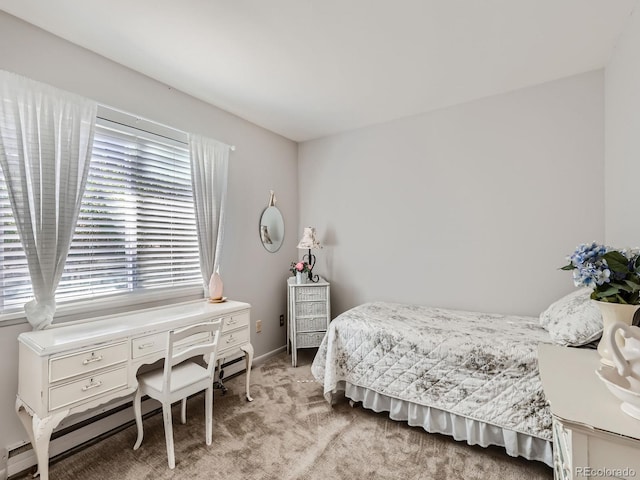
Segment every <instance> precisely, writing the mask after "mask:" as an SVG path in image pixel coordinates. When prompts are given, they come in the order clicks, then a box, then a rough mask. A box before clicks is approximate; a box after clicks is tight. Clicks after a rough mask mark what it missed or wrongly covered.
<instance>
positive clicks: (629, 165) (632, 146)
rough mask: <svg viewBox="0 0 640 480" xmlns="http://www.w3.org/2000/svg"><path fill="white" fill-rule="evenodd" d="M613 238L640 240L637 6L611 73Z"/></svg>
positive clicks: (608, 211)
mask: <svg viewBox="0 0 640 480" xmlns="http://www.w3.org/2000/svg"><path fill="white" fill-rule="evenodd" d="M605 105H606V109H605V119H606V122H605V125H606V136H605V138H606V142H605V143H606V153H605V159H606V160H605V165H606V169H605V218H606V240H607V243H609V244H611V245H617V246H621V247H624V246H640V220H639V214H638V212H639V207H640V197H639V195H638V191H639V188H640V12H639V11H638V8H637V7H636V10H635V11H634V12H633V14H632V15H631V17H630V18H629V22H628V24H627V26H626V28H625V31H624V32H623V34H622V36H621V37H620V39H619V40H618V43H617V44H616V48H615V50H614V52H613V55H612V58H611V60H610V62H609V65H607V69H606V74H605Z"/></svg>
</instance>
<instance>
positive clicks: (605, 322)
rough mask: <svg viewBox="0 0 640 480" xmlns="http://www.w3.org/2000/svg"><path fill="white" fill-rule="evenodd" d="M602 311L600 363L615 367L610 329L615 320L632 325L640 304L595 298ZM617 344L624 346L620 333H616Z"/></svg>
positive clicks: (599, 345) (599, 347) (599, 344)
mask: <svg viewBox="0 0 640 480" xmlns="http://www.w3.org/2000/svg"><path fill="white" fill-rule="evenodd" d="M594 301H595V302H596V305H598V308H599V309H600V313H602V326H603V329H602V338H601V339H600V343H598V353H599V354H600V363H602V364H603V365H607V366H610V367H613V366H614V364H613V360H612V357H611V350H610V348H609V346H608V345H609V330H610V329H611V325H613V323H615V322H622V323H624V324H625V325H631V324H632V323H633V316H634V315H635V313H636V311H637V310H638V308H640V305H626V304H623V303H609V302H600V301H598V300H594ZM615 340H616V344H617V345H618V346H619V347H623V346H624V339H623V338H622V337H621V336H620V333H619V332H618V333H616V338H615Z"/></svg>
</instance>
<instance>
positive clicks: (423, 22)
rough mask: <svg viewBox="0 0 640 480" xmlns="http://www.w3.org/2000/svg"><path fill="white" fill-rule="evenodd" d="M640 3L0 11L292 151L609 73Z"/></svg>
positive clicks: (31, 0) (153, 0)
mask: <svg viewBox="0 0 640 480" xmlns="http://www.w3.org/2000/svg"><path fill="white" fill-rule="evenodd" d="M635 3H636V0H180V1H178V0H109V1H95V0H94V1H91V0H90V1H87V0H47V1H43V0H0V8H1V9H3V10H4V11H6V12H7V13H10V14H12V15H15V16H17V17H19V18H22V19H23V20H25V21H27V22H30V23H32V24H34V25H37V26H39V27H41V28H43V29H44V30H47V31H50V32H52V33H54V34H56V35H58V36H60V37H62V38H65V39H67V40H69V41H71V42H73V43H76V44H78V45H81V46H83V47H85V48H87V49H89V50H92V51H94V52H96V53H98V54H100V55H103V56H105V57H107V58H110V59H112V60H114V61H116V62H118V63H120V64H123V65H126V66H128V67H130V68H132V69H135V70H137V71H139V72H142V73H144V74H146V75H148V76H150V77H152V78H154V79H156V80H159V81H161V82H163V83H165V84H168V85H171V86H173V87H175V88H177V89H179V90H182V91H184V92H186V93H189V94H191V95H193V96H194V97H197V98H199V99H201V100H204V101H206V102H209V103H211V104H214V105H216V106H218V107H220V108H222V109H224V110H227V111H229V112H232V113H235V114H237V115H238V116H240V117H243V118H245V119H247V120H250V121H252V122H254V123H256V124H258V125H261V126H263V127H265V128H268V129H269V130H272V131H274V132H277V133H280V134H282V135H283V136H285V137H287V138H290V139H292V140H296V141H303V140H308V139H312V138H317V137H321V136H325V135H329V134H333V133H337V132H341V131H345V130H351V129H355V128H359V127H363V126H366V125H370V124H374V123H380V122H384V121H388V120H392V119H395V118H400V117H405V116H409V115H414V114H418V113H422V112H426V111H429V110H433V109H437V108H441V107H445V106H449V105H454V104H458V103H462V102H466V101H469V100H473V99H476V98H481V97H486V96H488V95H494V94H498V93H503V92H507V91H511V90H514V89H517V88H522V87H525V86H529V85H534V84H537V83H541V82H545V81H549V80H553V79H557V78H561V77H565V76H569V75H573V74H576V73H581V72H585V71H588V70H592V69H596V68H601V67H603V66H604V65H605V64H606V62H607V60H608V58H609V56H610V54H611V51H612V49H613V47H614V45H615V43H616V39H617V38H618V36H619V35H620V33H621V32H622V30H623V28H624V25H625V23H626V22H627V19H628V17H629V15H630V13H631V11H632V10H633V7H634V5H635Z"/></svg>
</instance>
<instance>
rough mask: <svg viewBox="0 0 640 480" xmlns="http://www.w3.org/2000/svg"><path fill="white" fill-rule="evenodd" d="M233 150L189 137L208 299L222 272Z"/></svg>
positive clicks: (204, 282) (219, 144)
mask: <svg viewBox="0 0 640 480" xmlns="http://www.w3.org/2000/svg"><path fill="white" fill-rule="evenodd" d="M230 149H231V147H230V146H229V145H226V144H224V143H221V142H218V141H217V140H213V139H210V138H206V137H203V136H201V135H195V134H190V135H189V150H190V154H191V182H192V185H193V203H194V206H195V214H196V227H197V230H198V247H199V249H200V271H201V272H202V285H203V287H204V292H205V296H206V297H208V296H209V280H210V279H211V275H213V273H214V272H218V271H219V269H220V255H221V252H222V240H223V237H224V212H225V203H226V198H227V179H228V176H229V150H230Z"/></svg>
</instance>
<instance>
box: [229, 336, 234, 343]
mask: <svg viewBox="0 0 640 480" xmlns="http://www.w3.org/2000/svg"><path fill="white" fill-rule="evenodd" d="M234 340H235V339H234V338H233V335H229V338H227V343H231V342H233V341H234Z"/></svg>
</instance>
